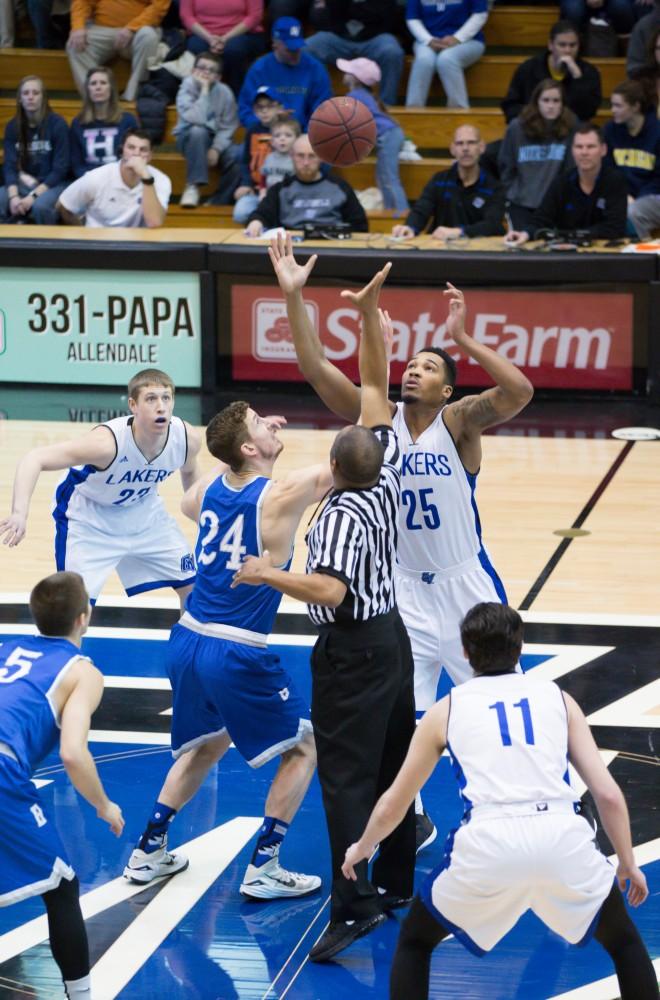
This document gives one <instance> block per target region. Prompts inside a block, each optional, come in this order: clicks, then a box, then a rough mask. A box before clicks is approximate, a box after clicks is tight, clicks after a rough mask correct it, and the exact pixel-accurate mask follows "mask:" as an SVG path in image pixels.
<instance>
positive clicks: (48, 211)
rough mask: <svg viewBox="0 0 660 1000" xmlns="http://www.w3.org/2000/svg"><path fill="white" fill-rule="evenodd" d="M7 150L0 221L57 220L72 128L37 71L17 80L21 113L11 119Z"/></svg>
mask: <svg viewBox="0 0 660 1000" xmlns="http://www.w3.org/2000/svg"><path fill="white" fill-rule="evenodd" d="M4 149H5V186H4V187H2V188H0V221H2V222H28V221H29V222H35V223H37V224H38V225H44V226H52V225H55V223H56V222H57V221H58V219H57V212H56V210H55V204H56V202H57V199H58V197H59V195H60V193H61V192H62V191H63V190H64V187H65V183H66V178H67V177H68V174H69V161H70V153H69V128H68V126H67V123H66V122H65V121H64V119H63V118H62V116H61V115H57V114H55V112H54V111H51V110H50V105H49V103H48V95H47V93H46V91H45V89H44V85H43V82H42V81H41V80H40V79H39V77H38V76H24V77H23V79H22V80H21V82H20V83H19V85H18V90H17V93H16V115H15V116H14V118H12V119H11V121H9V122H8V123H7V127H6V129H5V139H4Z"/></svg>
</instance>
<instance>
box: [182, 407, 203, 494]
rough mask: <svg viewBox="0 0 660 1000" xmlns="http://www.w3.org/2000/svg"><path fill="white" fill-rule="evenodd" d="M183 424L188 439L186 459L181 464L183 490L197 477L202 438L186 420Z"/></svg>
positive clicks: (187, 488) (188, 487)
mask: <svg viewBox="0 0 660 1000" xmlns="http://www.w3.org/2000/svg"><path fill="white" fill-rule="evenodd" d="M184 424H185V428H186V438H187V440H188V454H187V455H186V461H185V462H184V464H183V465H182V466H181V482H182V484H183V488H184V490H189V489H190V487H191V486H192V485H193V484H194V483H195V482H196V481H197V480H198V479H199V475H200V469H199V450H200V448H201V447H202V439H201V436H200V433H199V431H197V430H195V428H194V427H191V426H190V424H189V423H187V422H186V421H184Z"/></svg>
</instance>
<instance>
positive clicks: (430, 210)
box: [392, 125, 504, 240]
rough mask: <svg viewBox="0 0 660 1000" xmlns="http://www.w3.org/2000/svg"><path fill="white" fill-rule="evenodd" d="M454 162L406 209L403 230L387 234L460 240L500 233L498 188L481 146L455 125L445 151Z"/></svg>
mask: <svg viewBox="0 0 660 1000" xmlns="http://www.w3.org/2000/svg"><path fill="white" fill-rule="evenodd" d="M449 148H450V150H451V155H452V156H453V157H454V159H455V161H456V162H455V163H454V164H452V166H451V167H450V168H449V170H445V171H441V172H440V173H437V174H434V175H433V177H432V178H431V180H430V181H429V182H428V184H427V185H426V187H425V188H424V190H423V191H422V193H421V195H420V196H419V198H418V199H417V201H416V202H415V204H414V205H413V207H412V208H411V210H410V212H409V214H408V218H407V219H406V221H405V225H399V226H395V227H394V229H393V230H392V235H393V236H397V237H410V236H417V234H418V233H423V232H429V233H430V234H431V236H433V237H434V239H436V240H456V239H458V238H459V237H461V236H468V237H473V236H500V235H501V234H502V233H503V232H504V188H503V187H502V185H501V184H500V182H499V181H498V180H497V179H496V178H495V177H494V176H493V175H492V174H491V173H489V171H488V170H486V169H485V168H484V167H480V166H479V157H480V156H481V155H482V153H483V152H484V149H485V146H484V143H483V142H482V140H481V135H480V134H479V129H478V128H475V126H474V125H459V127H458V128H457V129H456V131H455V132H454V138H453V140H452V144H451V146H450V147H449Z"/></svg>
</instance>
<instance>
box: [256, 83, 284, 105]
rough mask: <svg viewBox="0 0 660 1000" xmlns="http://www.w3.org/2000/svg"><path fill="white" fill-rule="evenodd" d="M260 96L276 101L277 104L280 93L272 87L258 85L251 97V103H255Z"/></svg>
mask: <svg viewBox="0 0 660 1000" xmlns="http://www.w3.org/2000/svg"><path fill="white" fill-rule="evenodd" d="M260 97H265V98H267V100H269V101H277V103H278V104H279V103H280V95H279V94H278V93H277V91H276V90H273V88H272V87H266V86H263V87H258V88H257V90H256V93H255V95H254V97H253V98H252V103H253V104H256V103H257V101H258V100H259V98H260Z"/></svg>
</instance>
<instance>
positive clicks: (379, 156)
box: [337, 59, 408, 212]
mask: <svg viewBox="0 0 660 1000" xmlns="http://www.w3.org/2000/svg"><path fill="white" fill-rule="evenodd" d="M337 69H339V70H341V71H342V73H343V74H344V79H343V83H344V86H345V87H347V88H348V92H349V94H350V95H351V97H354V98H355V100H356V101H361V102H362V104H364V105H366V107H367V108H368V109H369V111H371V114H372V115H373V117H374V121H375V122H376V130H377V133H376V184H377V185H378V189H379V190H380V193H381V194H382V196H383V208H393V209H395V210H396V211H397V212H407V211H408V199H407V197H406V192H405V191H404V190H403V185H402V184H401V178H400V176H399V153H400V152H401V148H402V146H403V142H404V135H403V129H402V128H401V126H400V125H399V124H398V122H396V121H395V120H394V118H392V117H390V115H388V114H387V112H386V110H385V106H384V104H383V102H382V101H381V100H380V98H379V96H378V84H379V83H380V67H379V65H378V63H375V62H374V61H373V60H372V59H338V60H337Z"/></svg>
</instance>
